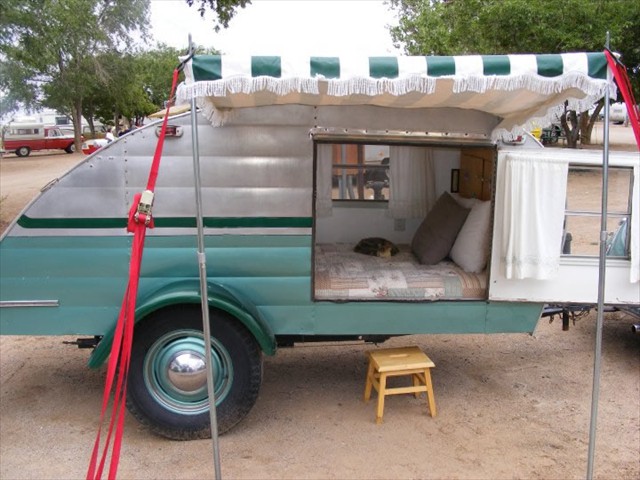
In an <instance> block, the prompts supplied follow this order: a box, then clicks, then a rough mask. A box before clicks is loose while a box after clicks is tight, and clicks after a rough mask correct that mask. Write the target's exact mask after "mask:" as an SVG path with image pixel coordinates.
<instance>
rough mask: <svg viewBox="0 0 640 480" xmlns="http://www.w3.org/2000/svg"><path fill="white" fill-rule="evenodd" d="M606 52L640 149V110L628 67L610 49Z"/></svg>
mask: <svg viewBox="0 0 640 480" xmlns="http://www.w3.org/2000/svg"><path fill="white" fill-rule="evenodd" d="M604 54H605V56H606V57H607V62H608V63H609V67H610V68H611V70H612V72H613V78H615V80H616V83H617V84H618V88H619V89H620V93H622V98H623V99H624V103H625V104H626V105H627V112H628V114H629V123H630V124H631V128H632V129H633V134H634V135H635V137H636V144H637V145H638V149H640V112H638V105H637V104H636V101H635V99H634V98H633V90H632V89H631V83H630V82H629V76H628V75H627V69H626V68H625V66H624V65H623V64H622V63H620V62H619V61H618V59H616V58H615V57H614V56H613V55H611V52H609V51H608V50H605V52H604Z"/></svg>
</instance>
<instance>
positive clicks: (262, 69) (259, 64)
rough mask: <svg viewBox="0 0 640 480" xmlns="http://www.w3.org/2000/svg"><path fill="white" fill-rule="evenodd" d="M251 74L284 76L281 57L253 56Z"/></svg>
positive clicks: (256, 75)
mask: <svg viewBox="0 0 640 480" xmlns="http://www.w3.org/2000/svg"><path fill="white" fill-rule="evenodd" d="M251 76H252V77H274V78H280V77H281V76H282V66H281V63H280V57H251Z"/></svg>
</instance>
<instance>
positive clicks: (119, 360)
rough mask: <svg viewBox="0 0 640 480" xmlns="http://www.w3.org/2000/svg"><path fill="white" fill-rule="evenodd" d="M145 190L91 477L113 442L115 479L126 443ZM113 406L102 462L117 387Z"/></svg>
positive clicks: (148, 219) (152, 176)
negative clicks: (102, 440) (104, 430)
mask: <svg viewBox="0 0 640 480" xmlns="http://www.w3.org/2000/svg"><path fill="white" fill-rule="evenodd" d="M178 74H179V71H178V69H176V70H174V72H173V80H172V84H171V95H170V97H169V98H170V99H173V94H174V92H175V89H176V84H177V83H178ZM170 107H171V101H170V102H169V105H168V106H167V112H166V115H165V117H164V120H163V122H162V128H161V130H160V135H159V137H158V143H157V145H156V151H155V153H154V155H153V162H152V164H151V170H150V172H149V179H148V181H147V190H149V191H150V192H153V190H154V188H155V186H156V180H157V178H158V171H159V167H160V158H161V157H162V148H163V146H164V138H165V135H166V131H167V124H168V121H169V109H170ZM141 197H142V194H140V193H138V194H136V195H135V196H134V198H133V203H132V205H131V209H130V210H129V219H128V222H127V231H128V232H131V233H133V234H134V236H133V244H132V246H131V261H130V264H129V283H128V284H127V289H126V290H125V294H124V298H123V299H122V306H121V307H120V314H119V315H118V321H117V323H116V328H115V330H114V334H113V343H112V345H111V354H110V356H109V362H108V365H107V378H106V380H105V386H104V393H103V396H102V411H101V413H100V424H99V427H98V432H97V434H96V440H95V442H94V445H93V452H92V454H91V460H90V462H89V468H88V470H87V480H94V479H100V478H102V472H103V470H104V465H105V462H106V459H107V455H108V453H109V446H110V445H111V444H112V441H113V444H112V449H111V461H110V464H109V479H115V478H116V474H117V472H118V463H119V461H120V449H121V447H122V434H123V432H124V418H125V404H126V397H127V376H128V373H129V364H130V361H131V346H132V344H133V327H134V324H135V309H136V298H137V296H138V284H139V280H140V265H141V263H142V253H143V250H144V239H145V236H146V233H147V227H149V228H153V218H152V216H151V213H150V211H146V210H143V211H141V209H140V208H139V207H140V200H141ZM114 382H115V391H114V398H113V406H112V410H111V420H110V422H109V430H108V433H107V437H106V439H105V444H104V446H103V451H102V456H101V457H100V463H99V464H98V453H99V450H100V437H101V435H102V427H103V426H104V421H105V417H106V413H107V407H108V404H109V399H110V397H111V391H112V389H113V387H114Z"/></svg>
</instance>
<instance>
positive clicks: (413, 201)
mask: <svg viewBox="0 0 640 480" xmlns="http://www.w3.org/2000/svg"><path fill="white" fill-rule="evenodd" d="M435 185H436V181H435V173H434V164H433V151H432V149H431V148H422V147H389V187H390V188H389V214H390V216H391V217H392V218H424V217H425V216H426V215H427V213H428V212H429V210H431V207H432V206H433V205H434V203H435V201H436V198H435V197H436V192H435Z"/></svg>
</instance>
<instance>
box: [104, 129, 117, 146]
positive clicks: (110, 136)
mask: <svg viewBox="0 0 640 480" xmlns="http://www.w3.org/2000/svg"><path fill="white" fill-rule="evenodd" d="M104 138H106V139H107V142H109V143H111V142H113V141H114V140H115V139H116V137H114V136H113V129H112V128H111V127H109V128H108V129H107V134H106V135H105V136H104Z"/></svg>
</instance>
